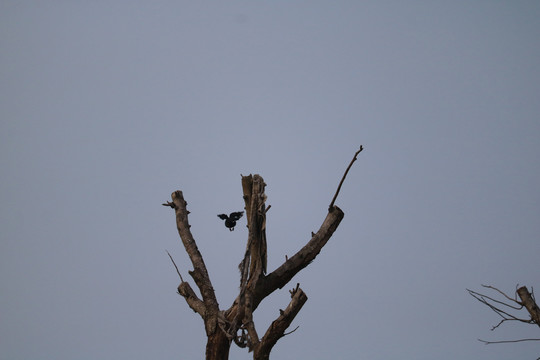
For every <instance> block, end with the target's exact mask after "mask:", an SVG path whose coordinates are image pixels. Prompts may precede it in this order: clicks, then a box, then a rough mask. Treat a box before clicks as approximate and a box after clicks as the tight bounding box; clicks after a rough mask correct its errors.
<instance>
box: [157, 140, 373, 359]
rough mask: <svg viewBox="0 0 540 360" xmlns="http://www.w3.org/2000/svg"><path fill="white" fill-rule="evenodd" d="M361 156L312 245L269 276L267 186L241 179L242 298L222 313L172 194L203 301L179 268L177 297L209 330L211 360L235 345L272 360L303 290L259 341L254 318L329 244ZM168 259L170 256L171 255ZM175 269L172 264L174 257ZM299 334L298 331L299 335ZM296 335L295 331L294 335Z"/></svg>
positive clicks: (180, 203) (179, 200) (182, 205)
mask: <svg viewBox="0 0 540 360" xmlns="http://www.w3.org/2000/svg"><path fill="white" fill-rule="evenodd" d="M362 150H363V147H362V146H360V150H358V151H357V152H356V153H355V155H354V158H353V160H352V161H351V163H350V164H349V167H348V168H347V170H346V171H345V174H344V175H343V177H342V179H341V182H340V184H339V187H338V190H337V191H336V194H335V195H334V198H333V199H332V202H331V204H330V206H329V208H328V214H327V216H326V218H325V219H324V221H323V223H322V225H321V227H320V228H319V230H318V231H317V232H316V233H311V239H310V240H309V241H308V242H307V244H306V245H305V246H304V247H303V248H302V249H300V250H299V251H298V252H297V253H296V254H294V255H293V256H292V257H290V258H287V259H286V261H285V262H284V263H283V264H282V265H281V266H279V267H278V268H277V269H275V270H274V271H273V272H271V273H270V274H268V275H266V270H267V269H266V264H267V259H266V255H267V249H266V212H267V211H268V210H269V209H270V206H268V207H266V204H265V202H266V194H265V191H264V189H265V186H266V184H265V183H264V180H263V178H262V177H261V176H259V175H249V176H242V189H243V195H244V196H243V197H244V202H245V210H246V219H247V226H248V240H247V245H246V251H245V254H244V257H243V259H242V261H241V262H240V265H239V266H238V267H239V270H240V292H239V294H238V296H237V297H236V299H235V300H234V302H233V304H232V305H231V306H230V307H229V309H227V310H224V311H222V310H220V309H219V305H218V302H217V299H216V295H215V292H214V288H213V286H212V282H211V281H210V276H209V275H208V271H207V270H206V265H205V263H204V260H203V257H202V255H201V253H200V252H199V249H198V248H197V244H196V242H195V239H194V238H193V235H192V234H191V230H190V225H189V222H188V214H189V211H188V210H187V208H186V206H187V203H186V201H185V200H184V197H183V194H182V192H181V191H175V192H173V193H172V195H171V198H172V202H167V203H165V204H163V205H165V206H170V207H171V208H173V209H174V210H175V213H176V225H177V228H178V233H179V235H180V238H181V240H182V243H183V245H184V248H185V250H186V252H187V253H188V255H189V258H190V260H191V263H192V265H193V270H192V271H189V274H190V275H191V277H192V278H193V280H194V281H195V284H196V285H197V287H198V289H199V291H200V294H201V296H202V299H200V298H199V297H198V296H197V294H196V293H195V292H194V291H193V289H192V288H191V285H190V284H189V283H188V282H186V281H184V280H183V278H182V275H181V274H180V271H178V267H176V264H174V265H175V267H176V269H177V271H178V275H179V276H180V280H181V282H180V285H179V286H178V293H179V294H180V295H182V296H183V297H184V299H185V300H186V302H187V304H188V306H189V307H190V308H191V309H192V310H193V311H195V312H196V313H198V314H199V315H200V316H201V318H202V320H203V322H204V326H205V330H206V335H207V337H208V341H207V344H206V359H207V360H227V359H228V357H229V350H230V346H231V342H234V343H235V344H236V345H237V346H239V347H242V348H244V347H247V348H248V350H249V351H253V358H254V359H255V360H266V359H269V357H270V351H271V350H272V348H273V347H274V345H275V344H276V343H277V341H278V340H279V339H280V338H282V337H283V336H285V335H287V334H286V333H285V331H286V330H287V328H288V327H289V326H290V325H291V323H292V321H293V320H294V318H295V317H296V315H297V314H298V312H299V311H300V309H301V308H302V306H303V305H304V303H305V302H306V301H307V295H306V294H305V293H304V292H303V291H302V289H300V287H299V284H297V285H296V288H294V289H292V290H291V291H290V293H291V301H290V303H289V305H288V306H287V307H286V308H285V310H280V311H279V313H280V314H279V316H278V317H277V318H276V320H274V321H273V322H272V324H271V325H270V326H269V327H268V329H267V330H266V332H265V333H264V335H263V337H262V338H259V335H258V333H257V330H256V328H255V323H254V322H253V312H254V311H255V309H257V307H258V306H259V304H260V303H261V301H262V300H263V299H264V298H265V297H267V296H268V295H270V294H271V293H272V292H274V291H275V290H277V289H278V288H279V289H281V288H283V287H284V286H285V285H286V284H287V283H288V282H289V281H290V280H291V279H292V278H293V277H294V275H296V274H297V273H298V272H299V271H300V270H302V269H303V268H305V267H306V266H308V265H309V264H310V263H311V262H312V261H313V260H314V259H315V257H316V256H317V255H318V254H319V253H320V251H321V249H322V248H323V246H324V245H325V244H326V243H327V242H328V240H330V237H331V236H332V235H333V233H334V231H336V229H337V227H338V226H339V223H340V222H341V220H342V219H343V216H344V214H343V211H341V209H339V208H338V207H337V206H335V205H334V202H335V200H336V198H337V195H338V193H339V190H340V188H341V186H342V184H343V181H344V179H345V176H346V175H347V172H348V171H349V169H350V168H351V165H352V163H353V162H354V161H355V160H356V156H357V155H358V154H359V153H360V152H361V151H362ZM169 256H170V255H169ZM171 260H172V261H173V263H174V260H173V259H172V257H171ZM295 330H296V329H295ZM293 331H294V330H293Z"/></svg>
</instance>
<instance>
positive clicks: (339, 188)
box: [328, 145, 364, 211]
mask: <svg viewBox="0 0 540 360" xmlns="http://www.w3.org/2000/svg"><path fill="white" fill-rule="evenodd" d="M362 150H364V147H363V146H362V145H360V149H358V151H357V152H356V153H354V157H353V159H352V160H351V162H350V164H349V166H348V167H347V170H345V174H343V177H342V178H341V181H340V182H339V185H338V188H337V190H336V194H335V195H334V198H333V199H332V202H331V203H330V206H328V211H332V208H333V207H334V202H335V201H336V199H337V197H338V194H339V191H340V190H341V185H343V182H344V181H345V177H346V176H347V173H348V172H349V170H350V169H351V166H352V164H353V163H354V162H355V161H356V157H357V156H358V154H360V152H361V151H362Z"/></svg>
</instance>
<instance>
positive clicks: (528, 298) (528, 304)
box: [467, 285, 540, 344]
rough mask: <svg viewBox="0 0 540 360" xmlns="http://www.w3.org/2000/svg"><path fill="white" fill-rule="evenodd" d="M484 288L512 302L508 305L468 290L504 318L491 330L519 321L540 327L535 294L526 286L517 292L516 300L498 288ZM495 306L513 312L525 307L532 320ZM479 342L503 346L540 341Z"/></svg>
mask: <svg viewBox="0 0 540 360" xmlns="http://www.w3.org/2000/svg"><path fill="white" fill-rule="evenodd" d="M482 286H483V287H484V288H486V289H491V290H494V291H496V292H498V293H499V294H501V295H502V296H504V297H505V298H506V299H507V300H508V301H510V303H507V302H504V301H500V300H497V299H494V298H492V297H489V296H487V295H484V294H481V293H478V292H476V291H472V290H469V289H467V291H468V292H469V294H470V295H471V296H472V297H474V298H475V299H476V300H478V301H480V302H481V303H482V304H484V305H486V306H487V307H489V308H490V309H491V310H493V311H494V312H495V313H496V314H497V315H499V316H500V317H501V318H502V320H501V321H499V323H498V324H497V325H495V326H493V327H492V328H491V330H495V329H496V328H498V327H499V326H500V325H501V324H502V323H504V322H505V321H519V322H524V323H527V324H536V325H538V326H540V324H539V323H540V310H539V309H538V306H537V305H536V302H535V301H534V296H533V294H531V293H529V291H528V290H527V288H526V287H525V286H522V287H520V288H519V289H517V290H516V297H515V298H511V297H510V296H508V295H507V294H505V293H504V292H502V291H501V290H499V289H497V288H496V287H493V286H489V285H482ZM517 296H519V297H520V299H521V301H518V300H517ZM495 304H498V305H502V306H506V307H508V308H511V309H513V310H521V309H523V308H524V307H525V308H526V309H527V311H528V312H529V314H530V316H531V318H529V319H524V318H519V317H517V316H515V315H513V314H510V313H509V312H507V311H504V310H502V309H501V308H500V306H499V307H497V306H495ZM514 304H515V305H514ZM478 340H479V341H481V342H483V343H484V344H502V343H513V342H522V341H540V339H518V340H501V341H486V340H481V339H478Z"/></svg>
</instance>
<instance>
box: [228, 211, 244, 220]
mask: <svg viewBox="0 0 540 360" xmlns="http://www.w3.org/2000/svg"><path fill="white" fill-rule="evenodd" d="M242 215H244V212H243V211H237V212H233V213H231V215H229V218H230V219H231V220H234V221H236V220H238V219H240V218H241V217H242Z"/></svg>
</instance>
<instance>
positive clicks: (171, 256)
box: [165, 250, 184, 282]
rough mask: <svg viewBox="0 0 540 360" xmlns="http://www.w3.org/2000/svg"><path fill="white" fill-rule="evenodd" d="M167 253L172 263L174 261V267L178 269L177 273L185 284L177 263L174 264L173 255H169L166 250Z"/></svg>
mask: <svg viewBox="0 0 540 360" xmlns="http://www.w3.org/2000/svg"><path fill="white" fill-rule="evenodd" d="M165 251H167V255H169V258H171V261H172V263H173V265H174V267H175V268H176V272H177V273H178V276H180V281H182V282H184V279H182V274H180V270H178V266H176V263H175V262H174V260H173V258H172V256H171V254H170V253H169V251H168V250H165Z"/></svg>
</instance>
